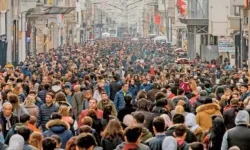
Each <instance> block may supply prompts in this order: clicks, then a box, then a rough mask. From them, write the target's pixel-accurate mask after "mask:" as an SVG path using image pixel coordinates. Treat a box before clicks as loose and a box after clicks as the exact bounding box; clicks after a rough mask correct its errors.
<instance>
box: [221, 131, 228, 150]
mask: <svg viewBox="0 0 250 150" xmlns="http://www.w3.org/2000/svg"><path fill="white" fill-rule="evenodd" d="M227 138H228V132H226V133H225V134H224V136H223V140H222V144H221V150H228V142H227Z"/></svg>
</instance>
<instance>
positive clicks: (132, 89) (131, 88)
mask: <svg viewBox="0 0 250 150" xmlns="http://www.w3.org/2000/svg"><path fill="white" fill-rule="evenodd" d="M128 91H129V92H130V93H131V95H132V99H133V100H135V98H136V96H137V93H138V87H137V86H136V85H133V86H132V85H129V87H128Z"/></svg>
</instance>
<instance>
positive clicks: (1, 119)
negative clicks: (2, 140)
mask: <svg viewBox="0 0 250 150" xmlns="http://www.w3.org/2000/svg"><path fill="white" fill-rule="evenodd" d="M18 122H19V119H18V118H17V116H16V115H14V114H12V116H11V118H10V123H11V126H14V125H15V124H16V123H18ZM6 124H7V120H6V119H5V117H4V115H3V112H0V125H1V126H2V132H3V136H4V137H6V135H7V133H8V131H7V130H6Z"/></svg>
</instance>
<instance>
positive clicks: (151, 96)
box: [147, 89, 160, 102]
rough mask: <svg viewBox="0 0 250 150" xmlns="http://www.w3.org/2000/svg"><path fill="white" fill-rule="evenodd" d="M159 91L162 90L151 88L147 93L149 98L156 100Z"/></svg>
mask: <svg viewBox="0 0 250 150" xmlns="http://www.w3.org/2000/svg"><path fill="white" fill-rule="evenodd" d="M158 92H160V90H158V89H151V90H149V91H148V94H147V97H148V100H150V101H152V102H155V95H156V93H158Z"/></svg>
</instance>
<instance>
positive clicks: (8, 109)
mask: <svg viewBox="0 0 250 150" xmlns="http://www.w3.org/2000/svg"><path fill="white" fill-rule="evenodd" d="M11 113H12V106H11V105H6V106H5V107H4V108H3V114H4V115H5V116H7V117H8V116H10V115H11Z"/></svg>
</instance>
